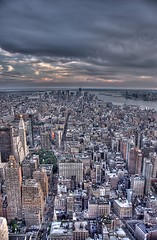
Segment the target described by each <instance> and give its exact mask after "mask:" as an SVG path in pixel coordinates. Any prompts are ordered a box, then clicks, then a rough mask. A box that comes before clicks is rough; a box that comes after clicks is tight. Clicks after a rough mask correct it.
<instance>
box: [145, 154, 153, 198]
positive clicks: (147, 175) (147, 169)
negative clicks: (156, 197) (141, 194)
mask: <svg viewBox="0 0 157 240" xmlns="http://www.w3.org/2000/svg"><path fill="white" fill-rule="evenodd" d="M143 168H144V169H143V175H144V177H145V194H146V195H147V194H149V192H150V188H151V178H152V172H153V164H152V163H151V161H150V159H147V158H144V166H143Z"/></svg>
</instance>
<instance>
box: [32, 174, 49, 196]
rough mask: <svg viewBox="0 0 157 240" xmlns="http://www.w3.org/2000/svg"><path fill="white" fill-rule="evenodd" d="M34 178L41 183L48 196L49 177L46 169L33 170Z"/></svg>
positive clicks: (45, 194) (44, 192)
mask: <svg viewBox="0 0 157 240" xmlns="http://www.w3.org/2000/svg"><path fill="white" fill-rule="evenodd" d="M33 178H34V179H35V180H36V181H37V182H39V183H40V185H41V188H42V191H43V194H44V198H45V199H46V198H47V196H48V177H47V174H46V171H45V170H44V169H41V170H36V171H34V172H33Z"/></svg>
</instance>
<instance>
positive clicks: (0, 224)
mask: <svg viewBox="0 0 157 240" xmlns="http://www.w3.org/2000/svg"><path fill="white" fill-rule="evenodd" d="M0 239H1V240H8V239H9V238H8V226H7V221H6V219H5V218H3V217H0Z"/></svg>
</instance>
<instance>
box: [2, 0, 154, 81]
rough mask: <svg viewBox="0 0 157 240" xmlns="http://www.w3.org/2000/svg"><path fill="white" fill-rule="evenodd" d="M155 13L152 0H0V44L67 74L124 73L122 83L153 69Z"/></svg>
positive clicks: (116, 75) (110, 75) (116, 76)
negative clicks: (34, 57)
mask: <svg viewBox="0 0 157 240" xmlns="http://www.w3.org/2000/svg"><path fill="white" fill-rule="evenodd" d="M156 12H157V4H156V3H155V1H153V0H151V1H146V0H134V1H129V0H119V1H115V0H110V1H108V0H97V1H95V0H79V1H74V0H66V1H64V0H57V1H55V0H45V1H44V0H32V1H27V0H14V1H12V0H5V1H0V46H1V47H2V48H3V49H5V50H7V51H9V52H12V53H16V52H17V53H21V54H23V56H25V54H27V55H30V56H32V55H34V56H37V59H35V60H34V63H40V62H42V61H43V62H45V63H51V64H52V65H54V66H55V65H58V64H59V65H60V66H61V65H62V66H63V67H64V68H65V69H64V70H65V71H66V70H68V71H67V74H66V77H67V78H68V77H69V76H71V77H73V76H74V75H75V74H77V75H78V76H82V77H83V76H92V77H93V78H94V77H98V78H100V79H101V78H106V79H108V80H110V79H113V80H114V79H117V81H118V80H119V79H120V77H122V78H125V77H126V83H127V76H128V75H129V76H132V78H133V81H135V82H137V81H138V76H140V75H142V76H144V75H147V76H149V75H151V76H153V77H155V76H156V74H157V70H156V67H157V31H156V29H157V15H156ZM17 58H19V59H21V58H22V57H21V56H20V57H19V56H18V57H17ZM6 59H9V57H8V58H6V57H5V58H3V56H2V57H1V58H0V65H1V62H2V65H4V62H5V61H6ZM73 60H74V61H76V62H77V63H74V64H73ZM8 61H9V60H8ZM30 62H31V59H30ZM30 62H28V63H30ZM8 64H9V63H8ZM14 67H15V65H14ZM18 67H19V66H18ZM18 70H19V69H18ZM25 71H26V70H25ZM31 71H33V70H31ZM51 72H52V76H54V75H55V74H57V73H56V72H55V70H53V71H51ZM54 72H55V74H54ZM47 73H48V74H49V73H50V72H47ZM5 74H6V73H5ZM125 74H126V75H125ZM13 75H14V73H13ZM66 77H65V81H67V79H66ZM134 78H135V79H136V80H134ZM78 81H79V80H78ZM128 81H130V77H129V78H128ZM143 82H144V81H143Z"/></svg>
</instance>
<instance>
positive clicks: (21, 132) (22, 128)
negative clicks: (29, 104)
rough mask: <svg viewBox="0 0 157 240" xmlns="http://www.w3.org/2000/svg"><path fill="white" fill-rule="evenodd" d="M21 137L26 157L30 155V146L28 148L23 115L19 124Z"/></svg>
mask: <svg viewBox="0 0 157 240" xmlns="http://www.w3.org/2000/svg"><path fill="white" fill-rule="evenodd" d="M19 137H20V140H21V143H22V146H23V149H24V155H25V156H26V155H27V154H28V146H27V138H26V127H25V123H24V120H23V118H22V115H20V122H19Z"/></svg>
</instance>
